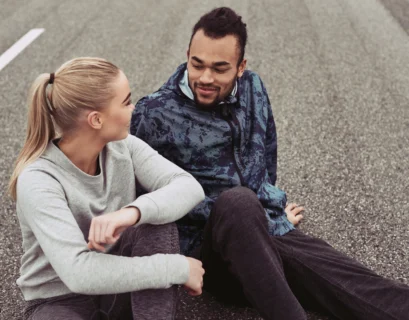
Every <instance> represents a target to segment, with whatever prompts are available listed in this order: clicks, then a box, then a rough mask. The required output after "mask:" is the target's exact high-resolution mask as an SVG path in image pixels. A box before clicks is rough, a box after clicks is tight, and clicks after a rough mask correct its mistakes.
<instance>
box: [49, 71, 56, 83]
mask: <svg viewBox="0 0 409 320" xmlns="http://www.w3.org/2000/svg"><path fill="white" fill-rule="evenodd" d="M54 78H55V75H54V72H53V73H50V80H49V81H48V83H49V84H53V82H54Z"/></svg>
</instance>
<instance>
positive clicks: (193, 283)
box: [184, 257, 205, 296]
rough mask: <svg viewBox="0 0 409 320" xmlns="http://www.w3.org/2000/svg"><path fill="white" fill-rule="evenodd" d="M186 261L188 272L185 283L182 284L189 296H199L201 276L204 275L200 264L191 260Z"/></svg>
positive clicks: (201, 285)
mask: <svg viewBox="0 0 409 320" xmlns="http://www.w3.org/2000/svg"><path fill="white" fill-rule="evenodd" d="M186 259H187V260H188V262H189V267H190V272H189V278H188V280H187V282H186V283H185V284H184V286H185V289H186V290H187V291H188V293H189V294H190V295H191V296H199V295H201V294H202V288H203V275H204V273H205V271H204V269H203V267H202V262H201V261H199V260H196V259H193V258H188V257H186Z"/></svg>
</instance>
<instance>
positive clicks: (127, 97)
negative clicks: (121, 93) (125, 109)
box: [122, 92, 131, 103]
mask: <svg viewBox="0 0 409 320" xmlns="http://www.w3.org/2000/svg"><path fill="white" fill-rule="evenodd" d="M130 96H131V93H130V92H129V93H128V95H127V96H126V98H125V100H124V101H122V103H124V102H125V101H126V100H128V99H129V97H130Z"/></svg>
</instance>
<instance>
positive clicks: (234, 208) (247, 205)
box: [212, 187, 265, 223]
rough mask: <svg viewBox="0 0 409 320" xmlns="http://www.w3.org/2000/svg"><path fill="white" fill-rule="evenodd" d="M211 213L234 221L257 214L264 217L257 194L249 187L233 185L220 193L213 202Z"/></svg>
mask: <svg viewBox="0 0 409 320" xmlns="http://www.w3.org/2000/svg"><path fill="white" fill-rule="evenodd" d="M212 215H213V216H219V217H220V216H226V218H228V219H229V221H232V222H233V223H234V222H240V221H243V219H244V218H246V219H249V218H250V219H251V218H254V217H258V216H259V215H262V216H263V217H264V216H265V212H264V209H263V207H262V205H261V203H260V201H259V199H258V198H257V195H256V194H255V193H254V192H253V191H252V190H251V189H249V188H245V187H235V188H232V189H230V190H226V191H224V192H222V193H221V194H220V196H219V197H218V198H217V200H216V202H215V204H214V207H213V211H212ZM246 219H244V220H246Z"/></svg>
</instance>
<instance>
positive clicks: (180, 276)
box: [167, 254, 190, 285]
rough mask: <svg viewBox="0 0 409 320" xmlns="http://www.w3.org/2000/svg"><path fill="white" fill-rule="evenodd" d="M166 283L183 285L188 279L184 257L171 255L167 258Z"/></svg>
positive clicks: (186, 261) (187, 264) (186, 262)
mask: <svg viewBox="0 0 409 320" xmlns="http://www.w3.org/2000/svg"><path fill="white" fill-rule="evenodd" d="M167 269H168V283H169V284H170V285H174V284H185V283H186V282H187V280H188V279H189V273H190V267H189V262H188V260H187V259H186V257H185V256H182V255H180V254H172V255H169V256H168V268H167Z"/></svg>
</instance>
